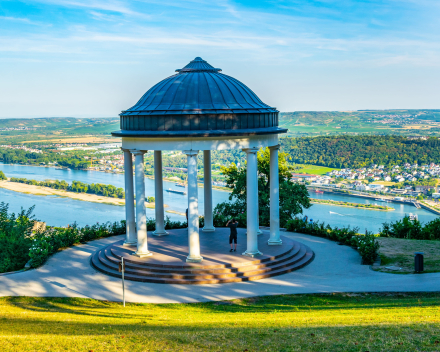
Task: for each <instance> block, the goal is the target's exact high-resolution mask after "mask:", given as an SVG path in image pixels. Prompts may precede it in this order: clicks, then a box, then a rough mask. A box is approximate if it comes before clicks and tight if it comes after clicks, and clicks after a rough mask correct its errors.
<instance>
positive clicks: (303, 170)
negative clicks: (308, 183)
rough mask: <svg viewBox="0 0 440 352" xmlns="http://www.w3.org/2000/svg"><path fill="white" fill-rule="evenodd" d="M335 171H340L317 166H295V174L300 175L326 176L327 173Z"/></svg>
mask: <svg viewBox="0 0 440 352" xmlns="http://www.w3.org/2000/svg"><path fill="white" fill-rule="evenodd" d="M333 170H339V169H335V168H331V167H325V166H317V165H301V164H296V165H295V172H297V173H299V174H311V175H325V174H326V173H327V172H331V171H333Z"/></svg>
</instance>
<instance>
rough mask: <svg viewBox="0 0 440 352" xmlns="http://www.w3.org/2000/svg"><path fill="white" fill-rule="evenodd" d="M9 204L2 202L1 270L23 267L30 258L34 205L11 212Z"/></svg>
mask: <svg viewBox="0 0 440 352" xmlns="http://www.w3.org/2000/svg"><path fill="white" fill-rule="evenodd" d="M8 210H9V204H6V203H4V202H1V203H0V253H1V256H0V272H7V271H15V270H19V269H22V268H23V267H24V265H25V264H26V263H27V261H28V260H29V247H30V246H31V242H32V241H31V239H30V235H31V232H32V228H33V227H34V224H35V220H34V219H33V215H32V212H33V210H34V207H31V208H29V209H28V210H27V211H26V210H24V209H21V211H20V213H18V214H17V215H15V214H14V213H12V214H9V213H8Z"/></svg>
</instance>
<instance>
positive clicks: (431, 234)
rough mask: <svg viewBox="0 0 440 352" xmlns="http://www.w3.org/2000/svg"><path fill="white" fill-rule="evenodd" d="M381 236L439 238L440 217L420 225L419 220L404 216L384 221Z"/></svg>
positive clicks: (420, 238)
mask: <svg viewBox="0 0 440 352" xmlns="http://www.w3.org/2000/svg"><path fill="white" fill-rule="evenodd" d="M380 235H381V236H382V237H394V238H406V239H412V240H439V239H440V218H437V219H435V220H432V221H430V222H428V223H427V224H425V225H422V224H421V223H420V221H419V220H417V219H415V220H410V218H409V217H408V216H405V217H404V218H403V219H402V220H398V221H395V222H392V223H390V224H388V223H384V224H383V225H382V229H381V231H380Z"/></svg>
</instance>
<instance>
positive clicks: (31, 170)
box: [0, 163, 437, 232]
mask: <svg viewBox="0 0 440 352" xmlns="http://www.w3.org/2000/svg"><path fill="white" fill-rule="evenodd" d="M0 170H2V171H3V172H4V173H5V174H6V176H7V177H24V178H28V179H34V180H39V181H43V180H45V179H51V180H66V181H67V182H69V183H71V182H72V181H81V182H85V183H105V184H111V185H114V186H117V187H124V175H122V174H110V173H104V172H99V171H85V170H60V169H55V168H49V167H38V166H27V165H18V164H14V165H8V164H1V163H0ZM168 188H173V189H176V186H175V183H174V182H167V181H164V189H168ZM177 189H178V188H177ZM145 190H146V191H145V193H146V195H147V196H154V180H152V179H149V178H146V179H145ZM212 193H213V194H212V197H213V204H214V206H215V205H216V204H217V203H220V202H223V201H227V200H228V196H229V193H227V192H224V191H219V190H215V189H214V190H213V192H212ZM310 195H311V197H312V198H321V199H332V200H339V201H345V202H356V203H373V204H374V203H377V204H380V205H387V206H391V207H393V208H395V209H396V210H395V211H389V212H385V211H375V210H366V209H356V208H345V207H339V206H333V205H326V204H314V205H312V207H311V208H310V209H306V210H305V211H304V214H305V215H307V216H308V217H309V218H312V219H313V220H317V221H324V222H325V223H328V224H330V225H332V226H339V227H341V226H351V227H355V226H356V227H359V229H360V231H361V232H363V231H365V229H366V228H367V229H368V230H370V231H374V232H378V231H379V228H380V227H381V225H382V223H383V222H390V221H395V220H398V219H401V218H403V216H405V214H409V213H413V214H417V216H418V217H419V220H420V221H422V222H427V221H430V220H433V219H435V218H436V217H437V216H436V215H435V214H432V213H430V212H428V211H426V210H424V209H416V208H415V207H413V206H410V205H406V204H397V203H396V204H395V203H382V202H378V201H371V200H368V199H363V198H357V197H356V198H355V197H350V196H344V195H339V194H328V193H324V194H317V193H314V192H311V194H310ZM0 202H5V203H9V207H10V211H14V212H17V211H19V210H20V208H21V207H23V208H25V209H27V208H29V207H30V206H32V205H35V210H34V214H35V216H36V218H37V219H39V220H42V221H45V222H47V223H48V224H49V225H53V226H66V225H67V224H71V223H73V222H75V221H76V222H77V223H78V224H79V225H81V226H83V225H86V224H91V223H94V222H105V221H117V220H121V219H124V218H125V210H124V207H121V206H114V205H107V204H99V203H90V202H84V201H79V200H73V199H70V198H62V197H56V196H36V195H30V194H24V193H19V192H13V191H9V190H5V189H2V188H0ZM164 202H165V204H167V205H169V208H167V210H168V209H169V210H175V211H178V212H182V213H184V212H185V210H186V208H187V205H186V202H187V196H185V195H179V194H175V193H169V192H164ZM199 212H200V214H203V189H201V188H199ZM165 214H166V215H167V216H169V217H170V218H171V219H172V220H180V221H184V220H185V217H184V216H181V215H178V214H172V213H165ZM147 216H148V217H154V209H147Z"/></svg>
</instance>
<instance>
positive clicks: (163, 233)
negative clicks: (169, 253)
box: [153, 230, 168, 236]
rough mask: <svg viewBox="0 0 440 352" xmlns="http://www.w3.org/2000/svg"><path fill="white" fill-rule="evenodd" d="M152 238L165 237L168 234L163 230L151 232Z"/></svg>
mask: <svg viewBox="0 0 440 352" xmlns="http://www.w3.org/2000/svg"><path fill="white" fill-rule="evenodd" d="M153 235H154V236H166V235H168V232H166V231H165V230H161V231H154V232H153Z"/></svg>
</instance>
